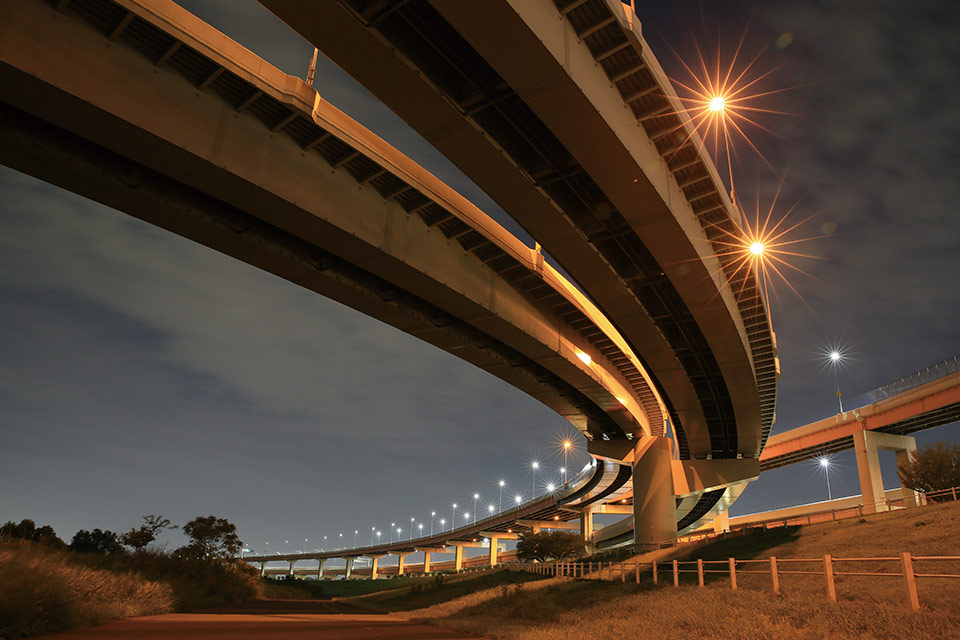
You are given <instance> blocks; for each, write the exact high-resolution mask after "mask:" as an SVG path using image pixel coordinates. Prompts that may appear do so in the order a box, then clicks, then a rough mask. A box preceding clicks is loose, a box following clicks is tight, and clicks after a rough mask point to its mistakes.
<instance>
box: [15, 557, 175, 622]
mask: <svg viewBox="0 0 960 640" xmlns="http://www.w3.org/2000/svg"><path fill="white" fill-rule="evenodd" d="M70 555H71V554H69V553H68V552H62V551H61V552H51V551H49V550H47V549H44V548H42V547H38V546H37V545H33V544H7V545H3V547H2V548H0V637H3V638H18V637H24V636H29V635H37V634H40V633H50V632H52V631H58V630H61V629H76V628H81V627H89V626H93V625H97V624H101V623H104V622H107V621H108V620H114V619H116V618H128V617H131V616H142V615H152V614H157V613H167V612H170V611H173V609H174V602H175V601H174V595H173V589H171V588H170V586H169V585H165V584H161V583H159V582H154V581H152V580H146V579H144V578H142V577H140V576H138V575H134V574H117V573H114V572H112V571H109V570H106V569H95V568H90V567H87V566H83V565H79V564H75V563H72V562H70V561H69V556H70Z"/></svg>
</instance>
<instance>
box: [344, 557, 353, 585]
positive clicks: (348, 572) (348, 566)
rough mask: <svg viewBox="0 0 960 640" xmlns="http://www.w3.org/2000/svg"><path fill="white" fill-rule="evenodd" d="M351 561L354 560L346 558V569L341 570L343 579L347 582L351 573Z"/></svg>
mask: <svg viewBox="0 0 960 640" xmlns="http://www.w3.org/2000/svg"><path fill="white" fill-rule="evenodd" d="M353 561H354V558H347V567H346V569H344V570H343V579H344V580H349V579H350V574H351V573H353Z"/></svg>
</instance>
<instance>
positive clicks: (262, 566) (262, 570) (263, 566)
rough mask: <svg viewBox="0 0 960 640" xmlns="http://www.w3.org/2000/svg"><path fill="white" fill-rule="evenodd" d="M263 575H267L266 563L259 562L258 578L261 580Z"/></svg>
mask: <svg viewBox="0 0 960 640" xmlns="http://www.w3.org/2000/svg"><path fill="white" fill-rule="evenodd" d="M265 575H267V563H266V562H261V563H260V577H261V578H262V577H264V576H265Z"/></svg>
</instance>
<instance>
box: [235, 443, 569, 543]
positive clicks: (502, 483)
mask: <svg viewBox="0 0 960 640" xmlns="http://www.w3.org/2000/svg"><path fill="white" fill-rule="evenodd" d="M561 446H562V448H563V460H564V466H562V467H560V473H561V474H563V484H564V485H566V482H567V454H568V452H569V451H570V449H571V448H572V447H573V442H572V441H570V440H564V441H563V442H562V443H561ZM530 468H531V469H532V470H533V484H532V486H531V494H532V496H531V498H530V499H531V501H533V500H534V499H535V498H536V481H537V480H536V478H537V476H536V474H537V471H539V470H540V468H541V465H540V462H539V461H538V460H534V461H533V462H531V463H530ZM497 485H498V487H499V488H500V495H499V497H498V506H497V507H495V506H494V505H492V504H488V505H487V512H488V513H489V514H490V515H491V516H492V515H493V514H494V513H495V512H496V513H502V512H503V489H504V487H506V486H507V481H506V480H504V479H502V478H501V479H500V480H498V481H497ZM545 488H546V492H547V493H554V492H555V491H557V490H558V489H559V488H560V487H559V486H558V485H557V484H556V483H554V482H548V483H547V484H546V486H545ZM479 500H480V494H479V493H474V494H473V520H474V522H476V520H477V503H478V501H479ZM513 502H514V504H515V505H517V506H519V505H520V504H522V503H523V496H522V495H520V494H517V495H515V496H514V497H513ZM451 507H452V509H453V512H452V513H453V516H452V518H451V521H450V524H451V527H450V531H453V530H454V529H455V528H456V518H457V508H458V505H457V503H456V502H454V503H453V504H452V505H451ZM436 516H437V512H436V511H431V512H430V535H431V536H432V535H434V527H435V525H436V523H437V519H436ZM463 516H464V520H465V521H466V522H470V512H469V511H466V512H464V514H463ZM439 522H440V533H443V532H444V531H445V530H446V529H445V527H446V524H447V520H446V518H440V520H439ZM423 527H424V524H423V523H422V522H420V523H417V522H416V518H410V529H409V537H408V540H412V539H413V530H414V528H416V529H418V530H419V535H420V536H421V537H422V536H423ZM394 532H396V536H397V538H396V540H397V541H399V540H402V537H401V536H402V534H403V529H402V527H397V523H396V522H391V523H390V543H393V542H394V537H393V536H394ZM359 535H360V530H359V529H354V531H353V547H351V548H353V549H356V548H357V537H358V536H359ZM382 536H383V531H382V530H378V529H377V527H375V526H373V527H370V546H373V545H374V543H376V544H380V539H381V537H382ZM337 538H338V543H339V546H338V547H337V550H339V549H346V548H347V547H345V546H343V534H342V533H341V534H339V535H338V536H337ZM327 540H328V537H327V536H323V542H324V543H326V542H327ZM309 541H310V539H309V538H304V539H303V542H304V546H305V547H306V546H307V543H308V542H309ZM283 542H284V544H285V545H288V544H290V541H289V540H284V541H283ZM266 546H268V547H269V546H270V543H269V542H267V543H266ZM324 546H325V545H324ZM324 546H321V547H320V548H319V549H314V551H317V552H322V551H325V549H324ZM244 551H251V550H250V549H244ZM297 552H298V553H300V552H301V551H300V550H297ZM269 553H270V550H269V549H268V550H267V553H266V554H265V555H269ZM274 553H276V554H277V555H283V553H282V552H280V551H276V552H274Z"/></svg>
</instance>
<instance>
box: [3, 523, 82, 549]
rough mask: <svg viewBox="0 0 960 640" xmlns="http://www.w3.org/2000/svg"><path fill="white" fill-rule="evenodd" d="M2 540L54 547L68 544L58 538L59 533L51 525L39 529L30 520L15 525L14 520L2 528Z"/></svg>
mask: <svg viewBox="0 0 960 640" xmlns="http://www.w3.org/2000/svg"><path fill="white" fill-rule="evenodd" d="M0 539H6V540H30V541H31V542H39V543H40V544H46V545H49V546H52V547H65V546H67V545H66V543H65V542H64V541H63V540H61V539H60V538H59V537H57V533H56V532H55V531H54V530H53V527H51V526H50V525H44V526H42V527H37V525H36V523H35V522H34V521H33V520H30V519H29V518H25V519H23V520H21V521H20V522H19V523H15V522H13V521H12V520H11V521H9V522H7V523H6V524H4V525H3V526H2V527H0Z"/></svg>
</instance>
